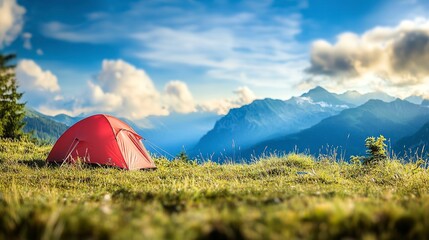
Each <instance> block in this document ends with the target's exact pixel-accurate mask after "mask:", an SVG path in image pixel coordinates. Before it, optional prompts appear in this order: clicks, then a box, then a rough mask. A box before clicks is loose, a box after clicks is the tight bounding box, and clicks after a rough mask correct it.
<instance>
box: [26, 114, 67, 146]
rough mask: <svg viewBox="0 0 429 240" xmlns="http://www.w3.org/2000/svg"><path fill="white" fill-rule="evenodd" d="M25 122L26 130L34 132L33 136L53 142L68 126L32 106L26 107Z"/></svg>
mask: <svg viewBox="0 0 429 240" xmlns="http://www.w3.org/2000/svg"><path fill="white" fill-rule="evenodd" d="M24 122H25V126H24V132H27V133H32V136H33V137H35V138H37V139H40V140H43V141H45V142H51V143H54V142H55V141H56V140H57V139H58V138H59V137H60V136H61V134H63V133H64V132H65V131H66V130H67V128H68V126H66V125H65V124H62V123H60V122H57V121H54V120H52V119H51V118H50V117H49V116H46V115H44V114H41V113H39V112H37V111H35V110H33V109H30V108H27V109H26V112H25V117H24Z"/></svg>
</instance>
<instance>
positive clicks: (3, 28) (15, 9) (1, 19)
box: [0, 0, 25, 49]
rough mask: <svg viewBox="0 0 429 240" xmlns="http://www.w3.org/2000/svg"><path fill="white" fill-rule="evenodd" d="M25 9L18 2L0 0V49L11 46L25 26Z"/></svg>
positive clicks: (14, 0)
mask: <svg viewBox="0 0 429 240" xmlns="http://www.w3.org/2000/svg"><path fill="white" fill-rule="evenodd" d="M24 14H25V8H24V7H22V6H20V5H18V3H17V2H16V0H0V49H1V48H3V47H5V46H8V45H9V44H11V43H12V42H13V41H14V40H15V39H16V37H17V36H18V35H19V33H20V32H21V30H22V27H23V25H24V19H23V17H24Z"/></svg>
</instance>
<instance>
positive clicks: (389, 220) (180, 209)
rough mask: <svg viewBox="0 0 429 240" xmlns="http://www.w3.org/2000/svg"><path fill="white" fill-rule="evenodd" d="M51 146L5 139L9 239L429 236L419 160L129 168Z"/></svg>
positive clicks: (0, 227) (160, 162)
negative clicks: (60, 154) (54, 153)
mask: <svg viewBox="0 0 429 240" xmlns="http://www.w3.org/2000/svg"><path fill="white" fill-rule="evenodd" d="M49 150H50V147H49V146H44V147H38V146H35V145H34V144H32V143H25V142H10V141H4V140H3V141H2V142H1V143H0V172H1V174H0V239H20V238H23V239H29V238H31V239H40V238H42V239H64V238H73V239H84V238H91V239H340V238H345V239H346V238H347V239H425V238H428V237H429V221H428V220H427V219H429V201H428V200H429V173H428V171H427V169H426V168H421V167H418V166H417V165H416V164H414V163H408V164H402V163H400V162H398V161H396V160H389V161H388V162H386V163H384V164H380V165H376V166H372V167H365V166H362V165H358V164H347V163H336V162H334V161H332V159H329V158H324V159H313V158H312V157H309V156H305V155H299V154H289V155H285V156H281V157H267V158H265V159H260V160H258V161H255V162H254V163H251V164H224V165H219V164H215V163H211V162H207V163H204V164H194V163H186V162H183V161H177V160H176V161H171V162H170V161H167V160H165V159H156V160H155V161H156V164H157V166H158V169H157V170H155V171H134V172H130V171H122V170H117V169H111V168H90V167H87V166H82V165H74V166H70V165H64V166H61V167H52V166H46V165H45V162H44V161H43V160H44V159H45V157H46V155H47V153H48V152H49ZM424 167H427V166H426V165H424Z"/></svg>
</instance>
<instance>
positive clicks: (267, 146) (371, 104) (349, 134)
mask: <svg viewBox="0 0 429 240" xmlns="http://www.w3.org/2000/svg"><path fill="white" fill-rule="evenodd" d="M428 121H429V108H427V107H424V106H421V105H417V104H413V103H410V102H408V101H405V100H400V99H396V100H395V101H392V102H383V101H381V100H369V101H368V102H366V103H365V104H363V105H361V106H359V107H356V108H350V109H347V110H344V111H342V112H341V113H340V114H338V115H335V116H331V117H328V118H326V119H324V120H322V121H321V122H320V123H318V124H316V125H314V126H312V127H310V128H308V129H305V130H303V131H300V132H298V133H295V134H290V135H286V136H283V137H280V138H276V139H272V140H268V141H264V142H261V143H259V144H257V145H255V146H252V147H251V148H249V149H248V150H247V154H248V155H249V154H251V153H256V154H261V153H263V152H264V151H267V152H272V151H277V152H289V151H292V150H294V149H298V150H300V151H308V152H310V153H312V154H319V153H321V154H328V153H330V152H332V151H333V150H336V151H337V152H338V153H339V154H342V156H343V157H345V158H346V159H348V158H349V157H350V156H351V155H364V154H365V146H364V142H365V139H366V138H367V137H369V136H379V135H384V136H385V137H386V138H387V139H389V140H390V142H391V144H394V143H396V142H397V141H399V140H400V139H401V138H403V137H406V136H408V135H410V134H413V133H414V132H416V131H417V130H418V129H419V128H420V127H421V126H423V125H424V124H425V123H426V122H428ZM332 148H337V149H332Z"/></svg>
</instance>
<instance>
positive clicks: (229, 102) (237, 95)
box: [199, 86, 256, 115]
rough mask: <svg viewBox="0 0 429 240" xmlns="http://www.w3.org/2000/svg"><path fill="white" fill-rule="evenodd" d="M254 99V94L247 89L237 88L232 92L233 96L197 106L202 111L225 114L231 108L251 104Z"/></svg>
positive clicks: (244, 87)
mask: <svg viewBox="0 0 429 240" xmlns="http://www.w3.org/2000/svg"><path fill="white" fill-rule="evenodd" d="M255 99H256V96H255V94H254V93H253V91H252V90H250V89H249V88H248V87H246V86H243V87H239V88H238V89H237V90H235V91H234V96H233V97H231V98H226V99H217V100H212V101H207V102H205V103H202V104H200V105H199V108H200V109H201V110H202V111H207V112H216V113H217V114H221V115H224V114H227V113H228V111H229V110H230V109H231V108H237V107H241V106H243V105H246V104H249V103H251V102H252V101H253V100H255Z"/></svg>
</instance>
